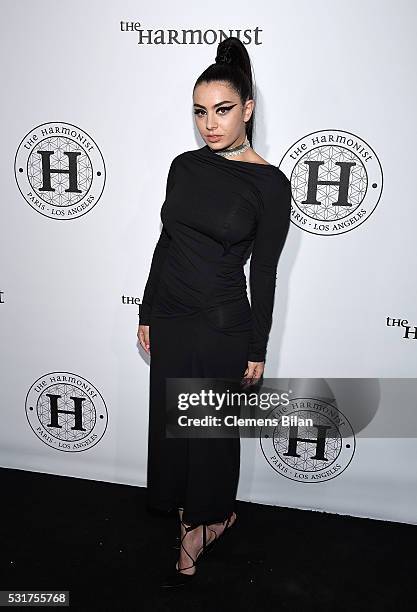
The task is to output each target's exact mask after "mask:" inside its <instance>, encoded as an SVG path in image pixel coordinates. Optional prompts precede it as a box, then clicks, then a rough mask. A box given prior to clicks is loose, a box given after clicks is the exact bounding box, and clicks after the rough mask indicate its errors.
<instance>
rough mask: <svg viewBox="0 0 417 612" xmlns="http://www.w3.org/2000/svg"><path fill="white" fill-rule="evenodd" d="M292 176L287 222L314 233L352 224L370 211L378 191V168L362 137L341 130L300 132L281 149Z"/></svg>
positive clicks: (331, 232) (283, 165)
mask: <svg viewBox="0 0 417 612" xmlns="http://www.w3.org/2000/svg"><path fill="white" fill-rule="evenodd" d="M280 168H281V170H282V171H283V172H284V173H285V174H286V175H287V176H289V177H291V190H292V212H291V221H292V222H293V223H294V224H295V225H297V226H298V227H299V228H301V229H303V230H305V231H307V232H310V233H312V234H319V235H321V236H334V235H338V234H344V233H345V232H349V231H350V230H352V229H355V228H356V227H358V226H359V225H361V224H362V223H363V222H364V221H366V220H367V219H368V218H369V217H370V215H371V214H372V213H373V212H374V210H375V208H376V206H377V204H378V202H379V200H380V197H381V193H382V168H381V164H380V162H379V159H378V157H377V155H376V153H375V151H374V150H373V149H372V148H371V147H370V145H369V144H368V143H366V142H365V141H364V140H363V139H361V138H360V137H359V136H356V135H355V134H351V133H350V132H345V131H343V130H321V131H319V132H313V133H311V134H307V136H303V137H302V138H300V140H298V141H297V142H296V143H294V144H293V145H292V146H291V147H290V148H289V149H288V151H287V152H286V153H285V154H284V156H283V158H282V160H281V163H280Z"/></svg>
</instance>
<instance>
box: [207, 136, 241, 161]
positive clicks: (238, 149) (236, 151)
mask: <svg viewBox="0 0 417 612" xmlns="http://www.w3.org/2000/svg"><path fill="white" fill-rule="evenodd" d="M249 147H250V142H249V140H248V137H247V136H245V141H244V142H243V143H242V144H240V145H238V146H237V147H233V148H230V149H224V150H223V151H215V150H214V149H211V150H212V151H213V153H215V154H216V155H221V156H222V157H229V155H240V154H241V153H243V152H244V151H246V149H249Z"/></svg>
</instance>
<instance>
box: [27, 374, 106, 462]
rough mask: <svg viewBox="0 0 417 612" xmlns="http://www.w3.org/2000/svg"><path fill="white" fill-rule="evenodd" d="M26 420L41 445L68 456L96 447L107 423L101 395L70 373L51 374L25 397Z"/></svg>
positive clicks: (41, 379)
mask: <svg viewBox="0 0 417 612" xmlns="http://www.w3.org/2000/svg"><path fill="white" fill-rule="evenodd" d="M26 416H27V419H28V421H29V425H30V426H31V428H32V430H33V432H34V433H35V435H37V436H38V438H39V439H40V440H42V442H44V443H45V444H47V445H48V446H51V447H52V448H55V449H56V450H59V451H66V452H80V451H85V450H88V449H90V448H92V447H93V446H95V445H96V444H97V443H98V442H99V441H100V440H101V438H102V437H103V436H104V433H105V431H106V428H107V421H108V415H107V408H106V404H105V402H104V399H103V397H102V395H101V393H100V391H99V390H98V389H97V388H96V387H95V386H94V385H93V384H92V383H91V382H89V381H88V380H86V379H85V378H83V377H82V376H80V375H79V374H72V373H71V372H50V373H49V374H44V375H43V376H41V377H40V378H38V380H36V381H35V382H34V383H33V385H32V386H31V387H30V389H29V391H28V394H27V396H26Z"/></svg>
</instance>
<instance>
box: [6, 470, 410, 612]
mask: <svg viewBox="0 0 417 612" xmlns="http://www.w3.org/2000/svg"><path fill="white" fill-rule="evenodd" d="M0 479H1V480H0V482H1V485H2V486H1V516H2V520H1V525H0V536H1V553H0V559H1V573H0V590H9V589H16V590H17V589H19V590H30V589H32V590H48V589H49V590H52V589H54V590H59V589H65V590H69V591H70V608H69V609H72V610H103V611H105V610H115V611H119V610H123V611H129V610H132V611H133V610H138V611H142V610H145V611H147V610H149V611H152V612H154V611H158V610H164V611H170V610H184V611H185V610H192V611H193V612H199V611H200V610H207V611H210V612H211V611H213V612H214V611H217V610H219V611H223V610H224V611H226V610H228V611H231V612H235V611H246V610H254V611H255V610H266V611H268V612H279V611H287V610H288V611H291V612H299V611H300V612H301V611H304V610H306V611H307V610H309V611H310V610H312V611H317V612H319V611H320V612H327V611H330V610H331V611H333V610H338V611H344V610H346V611H348V610H349V611H354V612H357V611H364V612H365V611H366V612H368V611H375V612H376V611H378V612H384V611H391V610H392V611H395V612H399V609H400V608H402V610H406V611H408V610H410V611H413V612H414V611H415V610H417V527H416V526H413V525H404V524H400V523H391V522H383V521H375V520H368V519H360V518H347V517H344V516H340V515H334V514H327V513H319V512H308V511H305V510H293V509H290V508H277V507H270V506H262V505H259V504H251V503H246V502H238V504H237V514H238V519H237V522H236V525H234V526H233V528H232V532H230V533H229V534H228V537H227V538H225V539H224V541H223V542H219V543H218V545H217V547H216V549H214V550H213V551H212V552H210V553H209V554H208V555H207V558H206V559H205V560H204V561H202V562H201V564H200V565H199V566H198V576H197V577H196V579H195V581H194V584H193V585H192V587H191V586H190V587H181V588H180V589H178V590H176V591H173V590H169V591H164V590H161V589H159V588H158V578H160V577H161V576H164V575H165V574H166V573H167V572H168V571H169V570H170V569H171V568H173V566H174V564H175V561H176V559H177V554H178V553H177V551H176V550H175V549H173V548H172V546H171V544H173V543H174V542H175V538H176V535H177V533H178V530H179V527H178V523H177V517H176V516H175V515H173V516H170V517H166V516H160V515H157V514H155V513H150V512H149V511H147V510H146V508H145V503H144V501H145V489H144V488H138V487H131V486H125V485H115V484H108V483H101V482H95V481H90V480H79V479H76V478H67V477H63V476H50V475H47V474H37V473H34V472H25V471H21V470H9V469H0ZM358 501H359V500H358ZM53 609H56V608H53ZM64 609H65V608H64ZM66 609H68V608H66Z"/></svg>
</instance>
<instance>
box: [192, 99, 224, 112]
mask: <svg viewBox="0 0 417 612" xmlns="http://www.w3.org/2000/svg"><path fill="white" fill-rule="evenodd" d="M228 102H233V100H223V102H217V104H213V108H216V107H217V106H221V105H222V104H227V103H228ZM194 106H199V107H200V108H204V110H207V109H206V107H205V106H203V105H202V104H197V102H194Z"/></svg>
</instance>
